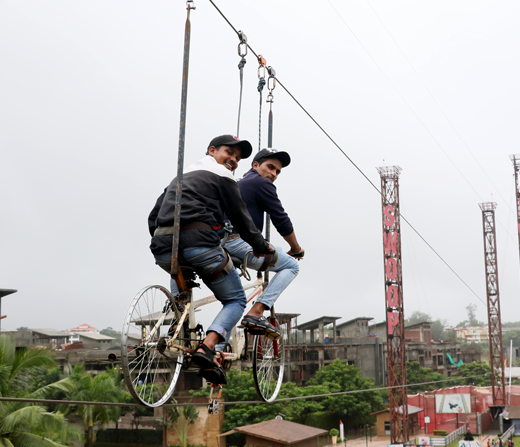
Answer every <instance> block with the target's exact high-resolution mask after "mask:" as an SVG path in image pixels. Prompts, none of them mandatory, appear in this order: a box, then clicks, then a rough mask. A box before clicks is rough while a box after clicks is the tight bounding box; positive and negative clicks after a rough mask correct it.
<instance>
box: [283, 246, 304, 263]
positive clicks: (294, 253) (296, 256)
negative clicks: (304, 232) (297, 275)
mask: <svg viewBox="0 0 520 447" xmlns="http://www.w3.org/2000/svg"><path fill="white" fill-rule="evenodd" d="M287 254H288V255H289V256H292V257H293V258H294V259H296V260H298V261H301V260H302V259H303V256H304V255H305V250H304V249H303V248H301V247H300V251H297V250H293V249H292V248H291V249H290V250H289V251H288V252H287Z"/></svg>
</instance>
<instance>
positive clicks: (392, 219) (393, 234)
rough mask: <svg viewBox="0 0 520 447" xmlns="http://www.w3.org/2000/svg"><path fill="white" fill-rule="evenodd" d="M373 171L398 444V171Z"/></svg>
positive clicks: (401, 378)
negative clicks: (378, 191) (378, 190)
mask: <svg viewBox="0 0 520 447" xmlns="http://www.w3.org/2000/svg"><path fill="white" fill-rule="evenodd" d="M377 171H378V172H379V175H380V176H381V202H382V208H383V245H384V252H383V255H384V262H385V308H386V323H387V336H386V338H387V349H386V352H387V366H388V373H387V375H388V386H389V387H391V388H390V389H389V390H388V395H389V396H388V397H389V399H388V400H389V410H390V443H391V444H402V443H404V442H407V441H408V399H407V395H406V391H407V390H406V350H405V341H404V312H403V310H404V307H403V277H402V268H401V218H400V209H399V173H400V172H401V168H400V167H399V166H384V167H381V168H377ZM392 387H395V388H392Z"/></svg>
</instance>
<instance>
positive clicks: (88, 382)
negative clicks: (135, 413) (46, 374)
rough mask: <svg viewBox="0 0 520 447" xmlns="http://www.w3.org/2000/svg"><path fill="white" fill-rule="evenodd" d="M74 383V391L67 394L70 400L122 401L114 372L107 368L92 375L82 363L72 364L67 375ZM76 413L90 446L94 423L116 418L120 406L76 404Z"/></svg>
mask: <svg viewBox="0 0 520 447" xmlns="http://www.w3.org/2000/svg"><path fill="white" fill-rule="evenodd" d="M69 379H70V380H71V382H72V383H73V384H74V391H73V392H72V393H71V394H70V395H69V397H70V399H71V400H78V401H85V402H123V399H122V390H121V388H120V387H119V386H118V383H117V379H116V372H115V371H112V370H109V371H105V372H104V373H103V374H99V375H97V376H95V377H92V376H91V375H90V374H88V373H85V366H84V365H76V366H74V370H73V371H72V373H71V374H70V376H69ZM76 413H77V414H80V415H81V416H82V417H83V422H84V424H85V427H87V444H86V445H87V446H88V447H92V445H93V442H94V423H95V422H97V423H98V424H100V425H106V424H108V423H109V422H110V421H113V420H118V419H119V416H120V414H121V409H120V407H117V406H107V405H78V406H77V408H76Z"/></svg>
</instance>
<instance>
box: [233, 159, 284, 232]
mask: <svg viewBox="0 0 520 447" xmlns="http://www.w3.org/2000/svg"><path fill="white" fill-rule="evenodd" d="M238 187H239V188H240V194H241V195H242V199H244V202H245V203H246V205H247V209H248V211H249V214H251V217H252V218H253V222H254V223H255V225H256V228H258V229H259V230H260V231H262V230H263V228H264V213H268V214H269V215H270V216H271V222H273V225H274V226H275V228H276V230H277V231H278V233H280V236H289V235H290V234H291V233H292V232H293V225H292V222H291V219H290V218H289V216H288V215H287V213H286V212H285V210H284V209H283V206H282V202H280V199H279V198H278V193H277V192H276V186H274V183H273V182H272V181H271V180H267V179H265V178H263V177H262V176H261V175H260V174H259V173H258V172H257V171H255V170H254V169H250V170H249V171H247V172H246V173H245V174H244V177H243V178H241V179H240V180H239V181H238ZM236 230H237V231H238V232H239V233H240V237H241V238H242V239H244V240H245V241H246V242H247V239H246V238H245V237H244V235H243V234H242V232H241V231H240V230H239V229H238V228H236Z"/></svg>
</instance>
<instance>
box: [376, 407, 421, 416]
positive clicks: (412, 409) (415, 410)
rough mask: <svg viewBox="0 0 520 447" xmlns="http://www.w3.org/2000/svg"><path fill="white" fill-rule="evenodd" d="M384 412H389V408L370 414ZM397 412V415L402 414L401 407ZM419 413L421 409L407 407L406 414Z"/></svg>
mask: <svg viewBox="0 0 520 447" xmlns="http://www.w3.org/2000/svg"><path fill="white" fill-rule="evenodd" d="M385 411H388V412H390V408H385V409H384V410H380V411H376V412H374V413H370V414H380V413H384V412H385ZM397 411H399V413H402V412H403V407H402V406H400V407H399V408H398V410H397ZM421 411H424V410H423V409H422V408H419V407H415V406H414V405H408V414H415V413H420V412H421Z"/></svg>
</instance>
